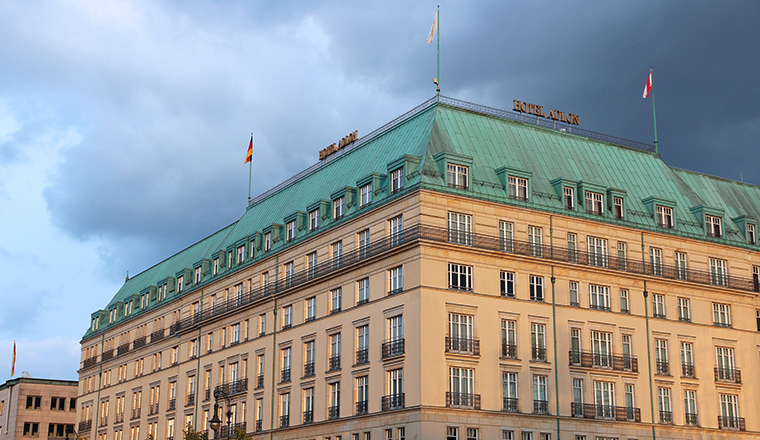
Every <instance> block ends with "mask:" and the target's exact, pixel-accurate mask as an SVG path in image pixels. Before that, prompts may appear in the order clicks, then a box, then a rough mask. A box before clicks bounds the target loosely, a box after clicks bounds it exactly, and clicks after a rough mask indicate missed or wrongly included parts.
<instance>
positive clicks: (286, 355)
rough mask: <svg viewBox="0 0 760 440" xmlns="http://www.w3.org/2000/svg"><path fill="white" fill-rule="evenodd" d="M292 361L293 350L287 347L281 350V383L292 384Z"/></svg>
mask: <svg viewBox="0 0 760 440" xmlns="http://www.w3.org/2000/svg"><path fill="white" fill-rule="evenodd" d="M291 360H292V348H291V347H286V348H283V349H281V350H280V372H281V375H280V383H284V382H290V371H291V370H290V369H291V367H292V365H291Z"/></svg>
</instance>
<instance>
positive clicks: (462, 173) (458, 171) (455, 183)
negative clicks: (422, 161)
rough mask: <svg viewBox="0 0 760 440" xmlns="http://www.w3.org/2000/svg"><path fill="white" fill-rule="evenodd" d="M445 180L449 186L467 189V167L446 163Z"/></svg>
mask: <svg viewBox="0 0 760 440" xmlns="http://www.w3.org/2000/svg"><path fill="white" fill-rule="evenodd" d="M446 170H447V171H446V177H447V182H448V184H449V186H450V187H451V188H458V189H467V188H468V186H469V185H468V182H469V179H468V171H469V170H468V168H467V167H465V166H461V165H455V164H452V163H449V164H446Z"/></svg>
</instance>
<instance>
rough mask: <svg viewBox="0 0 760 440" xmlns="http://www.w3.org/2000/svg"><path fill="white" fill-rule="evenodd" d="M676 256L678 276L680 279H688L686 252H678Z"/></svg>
mask: <svg viewBox="0 0 760 440" xmlns="http://www.w3.org/2000/svg"><path fill="white" fill-rule="evenodd" d="M674 256H675V263H676V278H677V279H679V280H686V279H688V275H689V268H688V265H687V262H686V253H684V252H676V253H675V254H674Z"/></svg>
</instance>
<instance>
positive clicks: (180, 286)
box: [177, 275, 185, 293]
mask: <svg viewBox="0 0 760 440" xmlns="http://www.w3.org/2000/svg"><path fill="white" fill-rule="evenodd" d="M184 288H185V277H184V276H182V275H180V276H178V277H177V293H180V292H182V290H183V289H184Z"/></svg>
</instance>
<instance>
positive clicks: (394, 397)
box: [381, 368, 406, 411]
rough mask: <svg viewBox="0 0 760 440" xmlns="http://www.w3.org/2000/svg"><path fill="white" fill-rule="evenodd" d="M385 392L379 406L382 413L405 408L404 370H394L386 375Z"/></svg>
mask: <svg viewBox="0 0 760 440" xmlns="http://www.w3.org/2000/svg"><path fill="white" fill-rule="evenodd" d="M386 381H387V392H388V394H386V395H385V396H383V398H382V401H381V406H382V410H383V411H389V410H394V409H401V408H403V407H404V406H405V404H406V402H405V394H404V369H403V368H396V369H393V370H390V371H388V372H387V373H386Z"/></svg>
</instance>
